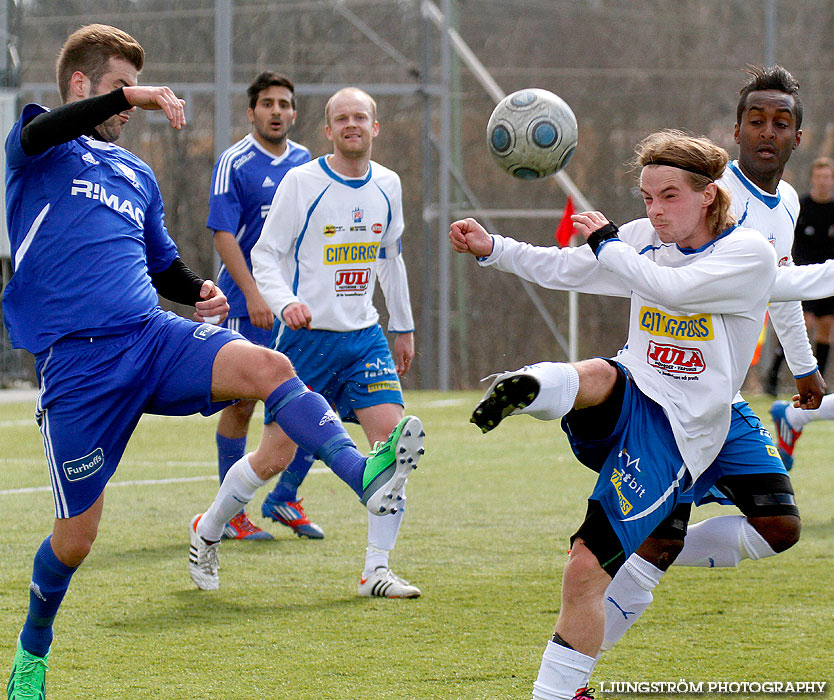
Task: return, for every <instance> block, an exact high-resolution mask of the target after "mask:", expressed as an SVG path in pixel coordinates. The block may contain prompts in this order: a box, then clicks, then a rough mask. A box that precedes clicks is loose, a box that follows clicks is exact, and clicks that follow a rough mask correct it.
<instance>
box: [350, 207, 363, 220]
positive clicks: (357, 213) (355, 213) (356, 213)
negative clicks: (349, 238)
mask: <svg viewBox="0 0 834 700" xmlns="http://www.w3.org/2000/svg"><path fill="white" fill-rule="evenodd" d="M351 214H352V215H353V223H355V224H360V223H362V217H363V216H364V213H363V211H362V210H361V209H360V208H359V207H356V208H355V209H354V210H353V211H352V212H351Z"/></svg>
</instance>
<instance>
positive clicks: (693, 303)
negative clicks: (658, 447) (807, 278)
mask: <svg viewBox="0 0 834 700" xmlns="http://www.w3.org/2000/svg"><path fill="white" fill-rule="evenodd" d="M493 240H494V247H493V250H492V253H491V254H490V255H489V256H488V257H487V258H485V259H483V260H482V261H481V265H493V266H495V267H496V268H498V269H499V270H504V271H506V272H512V273H513V274H515V275H518V276H519V277H522V278H524V279H526V280H529V281H530V282H534V283H536V284H538V285H540V286H542V287H546V288H548V289H562V290H568V291H578V292H587V293H590V294H605V295H608V296H622V297H629V298H630V299H631V310H630V320H629V331H628V343H627V344H626V346H625V348H623V349H622V350H621V351H620V352H619V353H618V354H617V356H616V357H615V359H616V360H617V361H618V362H621V363H622V364H623V365H624V366H625V367H627V368H628V369H629V371H630V372H631V374H632V376H633V377H634V381H635V382H636V383H637V386H638V387H639V389H640V391H642V392H643V393H644V394H645V395H646V396H648V397H649V398H651V399H652V400H653V401H655V402H656V403H658V404H659V405H660V406H662V407H663V410H664V412H665V413H666V416H667V417H668V419H669V424H670V425H671V427H672V431H673V433H674V435H675V443H676V444H677V446H678V449H679V450H680V453H681V456H682V457H683V460H684V464H685V465H686V468H687V470H688V471H689V472H690V474H691V475H692V478H693V479H696V478H698V476H699V475H700V474H702V473H703V472H704V471H705V470H706V469H707V468H708V467H709V465H710V464H711V463H712V461H713V460H714V459H715V457H716V456H717V455H718V453H719V451H720V450H721V447H722V445H723V444H724V439H725V438H726V436H727V432H728V431H729V428H730V404H731V403H732V401H733V397H734V396H735V394H736V393H737V392H738V390H739V388H740V387H741V384H742V382H743V381H744V378H745V376H746V374H747V368H748V367H749V366H750V360H751V358H752V357H753V352H754V350H755V348H756V341H757V339H758V337H759V333H760V331H761V329H762V323H763V322H764V317H765V311H766V309H767V302H768V299H769V298H770V291H771V287H772V285H773V282H774V279H775V277H776V258H775V255H774V252H773V247H772V246H770V245H769V244H768V243H767V241H766V240H765V239H764V237H763V236H762V235H761V234H760V233H759V232H758V231H754V230H752V229H749V228H744V227H734V228H732V229H729V230H728V231H726V232H725V233H724V234H722V235H721V236H719V237H718V238H716V239H715V240H713V241H711V242H710V243H708V244H706V245H704V246H702V247H701V248H698V249H686V248H679V247H678V246H677V245H675V244H669V243H663V242H662V241H661V240H660V239H659V237H658V236H657V233H656V232H655V230H654V228H653V227H652V225H651V223H650V222H649V220H648V219H638V220H636V221H632V222H630V223H628V224H625V225H624V226H622V227H621V228H620V233H619V240H617V239H612V240H610V241H606V242H604V243H603V244H602V245H601V246H600V248H599V249H598V251H597V253H598V255H599V258H598V259H597V258H596V257H594V254H593V252H592V251H591V249H590V248H589V247H588V246H580V247H578V248H557V247H555V246H554V247H548V248H543V247H538V246H531V245H529V244H527V243H521V242H519V241H515V240H513V239H511V238H503V237H501V236H493Z"/></svg>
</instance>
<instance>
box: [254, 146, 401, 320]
mask: <svg viewBox="0 0 834 700" xmlns="http://www.w3.org/2000/svg"><path fill="white" fill-rule="evenodd" d="M402 232H403V213H402V190H401V185H400V178H399V176H398V175H397V174H396V173H395V172H394V171H392V170H389V169H388V168H385V167H383V166H382V165H379V164H378V163H375V162H373V161H371V162H370V165H369V168H368V172H367V174H366V175H365V176H364V177H361V178H356V179H350V178H345V177H342V176H341V175H339V174H338V173H335V172H334V171H333V170H331V168H330V167H329V166H328V164H327V158H326V157H325V156H322V157H320V158H317V159H316V160H314V161H311V162H310V163H306V164H304V165H300V166H298V167H296V168H293V169H292V170H290V171H289V172H288V173H287V174H286V176H285V177H284V179H283V180H282V181H281V184H280V185H278V188H277V190H276V191H275V198H274V199H273V200H272V206H271V207H270V209H269V214H268V215H267V218H266V221H264V226H263V231H262V232H261V237H260V239H259V240H258V242H257V243H256V244H255V246H254V248H253V249H252V269H253V273H254V277H255V281H256V282H257V284H258V289H259V290H260V292H261V294H262V295H263V297H264V299H265V300H266V302H267V304H269V306H270V308H271V309H272V312H273V313H274V314H275V316H276V317H277V318H279V319H280V318H281V312H282V311H283V310H284V308H285V307H286V306H287V305H288V304H291V303H293V302H302V303H304V304H306V305H307V306H308V307H309V309H310V313H311V315H312V322H311V327H312V328H314V329H316V330H328V331H354V330H360V329H362V328H368V327H369V326H372V325H374V324H375V323H377V321H378V319H379V314H378V313H377V311H376V309H375V308H374V305H373V295H374V287H375V285H376V280H377V276H378V273H379V272H380V271H383V274H381V275H380V283H381V285H382V290H383V293H384V294H385V301H386V306H387V307H388V310H389V313H390V316H391V323H390V324H389V329H391V330H393V331H399V332H403V331H411V330H413V329H414V321H413V318H412V317H411V305H410V302H409V299H408V285H407V280H406V278H405V266H404V264H403V263H402V256H401V255H400V251H401V241H400V236H401V235H402Z"/></svg>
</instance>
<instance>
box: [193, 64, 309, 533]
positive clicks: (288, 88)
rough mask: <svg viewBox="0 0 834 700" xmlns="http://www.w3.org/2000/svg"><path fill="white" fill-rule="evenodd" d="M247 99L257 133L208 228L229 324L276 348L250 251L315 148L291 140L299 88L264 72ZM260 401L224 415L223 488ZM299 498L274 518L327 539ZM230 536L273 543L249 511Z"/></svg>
mask: <svg viewBox="0 0 834 700" xmlns="http://www.w3.org/2000/svg"><path fill="white" fill-rule="evenodd" d="M246 95H247V97H248V98H249V109H248V116H249V121H250V122H251V124H252V132H251V133H249V134H247V135H246V136H244V137H243V138H242V139H241V140H240V141H238V142H237V143H235V144H233V145H232V146H230V147H229V148H227V149H226V150H225V151H224V152H223V153H222V154H221V155H220V158H218V159H217V162H216V163H215V165H214V173H213V174H212V178H211V194H210V195H209V216H208V222H207V223H206V226H207V227H208V228H209V229H211V230H213V231H214V247H215V248H216V249H217V252H218V254H219V255H220V259H221V261H222V265H221V267H220V272H219V274H218V278H217V282H218V284H219V285H220V287H221V288H222V289H223V290H224V292H225V293H226V297H227V299H228V301H229V316H228V318H227V319H226V321H225V327H226V328H230V329H232V330H234V331H237V332H238V333H240V334H241V335H242V336H243V337H245V338H246V339H247V340H250V341H252V342H253V343H256V344H257V345H263V346H264V347H269V339H270V333H271V331H272V324H273V322H274V320H275V319H274V317H273V315H272V311H271V310H270V308H269V306H268V305H267V303H266V302H265V301H264V299H263V297H262V296H261V294H260V292H259V291H258V287H257V285H256V284H255V280H254V278H253V277H252V262H251V260H250V252H251V250H252V246H253V245H255V243H256V242H257V240H258V238H259V237H260V235H261V229H262V228H263V224H264V220H265V219H266V215H267V213H268V212H269V206H270V204H271V203H272V198H273V196H274V195H275V189H276V188H277V187H278V183H279V182H281V180H282V179H283V178H284V175H286V173H287V171H289V170H290V168H294V167H295V166H296V165H301V164H302V163H307V162H308V161H309V160H310V151H308V150H307V148H305V147H304V146H302V145H300V144H298V143H295V142H294V141H292V140H290V139H289V138H288V134H289V131H290V129H291V128H292V126H293V124H295V119H296V110H295V86H294V85H293V84H292V81H290V79H289V78H287V77H285V76H283V75H280V74H278V73H274V72H272V71H264V72H262V73H259V74H258V76H257V77H256V78H255V79H254V80H253V81H252V84H251V85H249V87H248V88H247V90H246ZM255 403H256V402H255V400H254V399H244V400H242V401H238V402H237V403H235V404H232V405H231V406H227V407H226V408H224V409H223V411H222V412H221V414H220V420H219V421H218V423H217V435H216V439H217V466H218V472H219V475H220V482H221V483H222V482H223V479H224V478H225V477H226V472H228V471H229V469H230V468H231V467H232V465H233V464H234V463H235V462H237V461H238V460H239V459H240V458H241V457H243V455H244V454H245V453H246V436H247V433H248V432H249V421H250V420H251V418H252V413H253V412H254V410H255ZM298 464H301V466H302V467H306V468H304V473H303V474H295V473H293V474H289V473H288V472H290V471H297V470H298V467H297V466H296V465H298ZM309 468H310V463H309V462H306V461H305V462H299V460H293V462H292V463H291V464H290V466H289V467H288V468H287V471H286V472H284V473H283V474H282V477H281V478H282V479H289V480H290V481H291V482H292V483H296V484H299V483H301V481H302V480H303V479H304V477H305V476H306V474H307V471H308V470H309ZM297 500H298V499H297V498H291V499H284V502H281V503H275V504H273V507H272V510H271V511H270V512H269V517H271V518H272V519H273V520H277V521H278V522H281V523H283V524H284V525H286V526H287V527H290V528H292V530H293V531H294V532H295V533H296V534H298V535H299V536H301V537H309V538H312V539H321V538H322V537H324V532H323V530H322V529H321V528H320V527H319V526H318V525H316V524H315V523H311V522H310V520H309V519H308V518H307V516H306V514H305V513H304V509H303V508H302V506H301V504H300V502H297ZM288 501H289V502H288ZM292 501H296V502H292ZM223 537H228V538H231V539H238V540H249V539H265V540H271V539H272V535H270V534H269V533H268V532H266V531H264V530H262V529H261V528H259V527H258V526H257V525H255V524H254V523H253V522H252V521H251V520H250V519H249V517H248V516H247V514H246V511H245V510H241V511H240V512H239V513H237V514H236V515H235V516H234V517H233V518H232V519H231V520H230V521H229V523H228V524H227V525H226V527H225V528H224V530H223Z"/></svg>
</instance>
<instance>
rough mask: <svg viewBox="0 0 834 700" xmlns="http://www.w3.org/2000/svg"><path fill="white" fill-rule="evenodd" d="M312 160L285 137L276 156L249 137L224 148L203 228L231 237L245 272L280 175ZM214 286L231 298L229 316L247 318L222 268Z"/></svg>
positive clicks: (237, 292)
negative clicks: (284, 147) (283, 149)
mask: <svg viewBox="0 0 834 700" xmlns="http://www.w3.org/2000/svg"><path fill="white" fill-rule="evenodd" d="M309 160H310V151H308V150H307V148H305V147H304V146H302V145H300V144H297V143H295V142H294V141H290V140H289V139H287V150H285V151H284V152H283V153H282V154H281V155H280V156H275V155H273V154H271V153H269V151H267V150H266V149H265V148H263V147H262V146H261V145H260V144H259V143H258V142H257V141H256V140H255V138H254V137H253V136H252V134H247V135H246V136H245V137H244V138H242V139H241V140H240V141H238V142H237V143H236V144H234V145H233V146H230V147H229V148H227V149H226V150H225V151H224V152H223V154H222V155H221V156H220V158H218V160H217V163H215V165H214V172H213V173H212V177H211V196H210V197H209V217H208V221H207V222H206V226H207V227H208V228H210V229H213V230H214V231H228V232H229V233H232V234H234V236H235V239H236V240H237V243H238V245H239V246H240V250H241V252H242V253H243V257H244V258H245V260H246V264H247V265H248V266H249V270H250V272H251V270H252V262H251V260H250V253H251V251H252V246H254V245H255V243H257V241H258V238H259V237H260V235H261V229H262V228H263V225H264V220H265V219H266V215H267V214H268V213H269V207H270V205H271V204H272V198H273V196H274V195H275V189H276V188H277V187H278V183H279V182H281V180H283V179H284V175H286V174H287V172H288V171H289V170H290V169H291V168H294V167H295V166H297V165H301V164H302V163H307V162H308V161H309ZM217 283H218V284H219V285H220V288H221V289H222V290H223V293H224V294H225V295H226V298H227V299H228V300H229V307H230V311H229V316H230V317H231V318H235V317H239V316H248V315H249V314H248V312H247V310H246V298H245V297H244V295H243V292H242V291H241V290H240V288H239V287H238V286H237V285H236V284H235V282H234V280H233V279H232V276H231V275H230V274H229V272H228V270H227V269H226V266H225V265H221V266H220V272H219V274H218V278H217Z"/></svg>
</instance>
